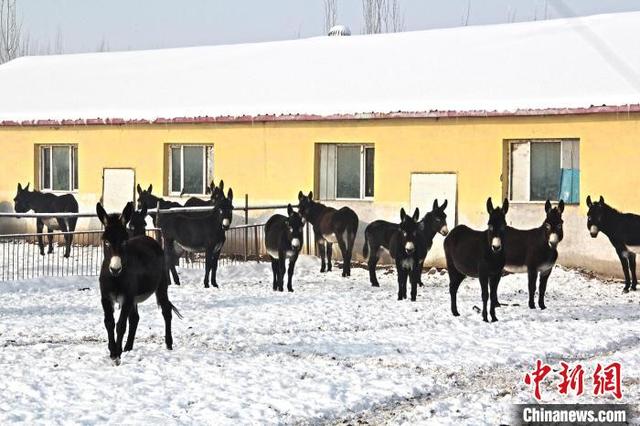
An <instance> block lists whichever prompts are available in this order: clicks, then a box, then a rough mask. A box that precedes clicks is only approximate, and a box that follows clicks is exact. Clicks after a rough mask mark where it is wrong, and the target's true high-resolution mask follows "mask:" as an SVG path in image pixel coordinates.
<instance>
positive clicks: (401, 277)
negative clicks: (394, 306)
mask: <svg viewBox="0 0 640 426" xmlns="http://www.w3.org/2000/svg"><path fill="white" fill-rule="evenodd" d="M396 272H397V274H398V300H403V299H406V298H407V277H408V274H407V270H406V269H404V268H403V267H402V264H401V262H400V261H399V260H396Z"/></svg>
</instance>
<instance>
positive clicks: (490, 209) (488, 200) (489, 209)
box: [487, 197, 493, 214]
mask: <svg viewBox="0 0 640 426" xmlns="http://www.w3.org/2000/svg"><path fill="white" fill-rule="evenodd" d="M487 213H489V214H491V213H493V203H492V202H491V197H489V198H487Z"/></svg>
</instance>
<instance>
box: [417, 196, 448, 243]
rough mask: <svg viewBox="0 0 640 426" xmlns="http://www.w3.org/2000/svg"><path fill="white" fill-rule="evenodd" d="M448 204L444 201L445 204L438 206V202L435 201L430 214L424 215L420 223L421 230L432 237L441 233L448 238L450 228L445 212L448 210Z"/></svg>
mask: <svg viewBox="0 0 640 426" xmlns="http://www.w3.org/2000/svg"><path fill="white" fill-rule="evenodd" d="M447 204H448V201H447V200H444V203H442V205H440V206H438V200H437V199H436V200H433V208H432V209H431V211H430V212H429V213H427V214H426V215H424V217H423V218H422V220H421V221H420V224H419V225H420V230H421V231H424V232H427V233H430V234H432V235H433V234H435V233H436V232H439V233H441V234H442V235H444V236H446V235H447V234H448V233H449V228H448V227H447V214H446V213H445V212H444V209H446V208H447Z"/></svg>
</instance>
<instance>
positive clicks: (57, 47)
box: [53, 27, 64, 55]
mask: <svg viewBox="0 0 640 426" xmlns="http://www.w3.org/2000/svg"><path fill="white" fill-rule="evenodd" d="M63 53H64V41H63V38H62V30H61V29H60V27H58V29H57V30H56V39H55V42H54V47H53V54H54V55H62V54H63Z"/></svg>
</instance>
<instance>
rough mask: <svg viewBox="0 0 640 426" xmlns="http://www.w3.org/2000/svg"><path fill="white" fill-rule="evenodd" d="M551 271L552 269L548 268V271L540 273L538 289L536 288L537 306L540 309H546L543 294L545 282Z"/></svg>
mask: <svg viewBox="0 0 640 426" xmlns="http://www.w3.org/2000/svg"><path fill="white" fill-rule="evenodd" d="M552 270H553V268H549V270H547V271H544V272H541V273H540V287H539V288H538V306H539V307H540V309H546V308H547V307H546V306H545V304H544V294H545V292H546V291H547V281H548V280H549V275H551V271H552Z"/></svg>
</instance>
